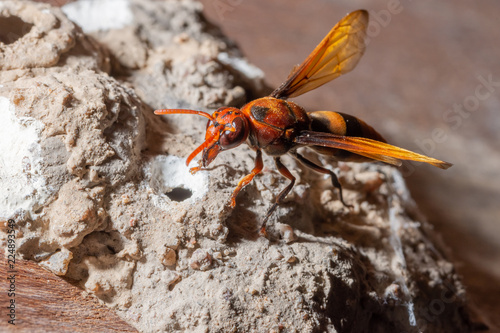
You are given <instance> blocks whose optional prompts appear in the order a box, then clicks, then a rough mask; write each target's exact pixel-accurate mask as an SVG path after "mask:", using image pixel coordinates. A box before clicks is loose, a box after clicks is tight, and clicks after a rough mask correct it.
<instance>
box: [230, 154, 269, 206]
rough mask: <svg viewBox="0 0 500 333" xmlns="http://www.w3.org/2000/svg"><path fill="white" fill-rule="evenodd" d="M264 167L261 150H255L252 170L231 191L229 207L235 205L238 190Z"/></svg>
mask: <svg viewBox="0 0 500 333" xmlns="http://www.w3.org/2000/svg"><path fill="white" fill-rule="evenodd" d="M263 168H264V163H263V162H262V151H261V150H260V149H258V150H257V155H256V156H255V167H254V168H253V170H252V172H251V173H250V174H248V175H246V176H245V177H243V178H242V179H241V180H240V182H239V183H238V186H236V188H235V189H234V191H233V195H231V204H230V205H231V207H234V206H236V196H237V195H238V193H239V192H240V190H241V189H242V188H243V187H245V186H246V185H247V184H248V183H250V182H251V181H252V179H253V177H255V176H256V175H257V174H258V173H259V172H261V171H262V169H263Z"/></svg>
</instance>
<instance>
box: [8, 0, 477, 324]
mask: <svg viewBox="0 0 500 333" xmlns="http://www.w3.org/2000/svg"><path fill="white" fill-rule="evenodd" d="M111 2H112V3H113V5H112V6H111V7H110V6H109V3H110V2H108V1H96V2H90V1H81V2H76V3H71V4H69V5H66V6H65V7H64V8H63V10H60V9H55V8H52V7H49V6H48V5H42V4H34V3H30V2H28V1H20V2H14V1H12V2H10V1H7V2H0V27H1V29H0V31H1V35H0V42H1V43H0V69H1V72H0V81H1V82H0V123H1V124H2V131H1V133H0V145H1V151H2V155H1V157H0V162H1V163H0V167H1V169H0V177H1V178H0V187H1V188H2V191H1V193H0V218H1V220H2V221H5V220H6V219H8V218H13V219H14V220H15V221H16V222H17V224H18V226H19V230H18V234H17V244H18V251H19V253H20V255H22V256H23V257H24V258H26V259H30V260H35V261H37V262H39V264H40V265H42V266H43V267H46V268H47V269H49V270H51V271H52V272H54V274H57V275H61V276H65V277H68V278H70V279H72V280H74V281H79V283H80V285H81V287H82V288H84V289H85V290H87V291H89V292H91V293H93V294H94V295H96V296H97V297H98V298H99V299H101V300H102V301H103V302H104V303H105V304H107V305H108V306H109V307H111V308H113V309H114V310H115V311H116V312H117V313H118V314H119V315H120V316H121V317H122V318H123V319H125V320H126V321H128V322H129V323H130V324H132V325H133V326H135V327H136V328H137V329H139V330H140V331H143V332H158V331H166V332H173V331H196V332H218V331H241V332H247V331H261V332H263V331H273V332H279V331H282V332H322V331H330V332H401V331H406V332H417V331H425V332H443V331H446V332H451V331H453V332H460V331H468V329H469V326H468V320H467V316H466V312H465V310H464V306H465V295H464V288H463V286H462V285H461V283H460V281H459V280H458V278H457V276H456V275H455V272H454V268H453V266H452V265H451V264H450V263H449V262H448V261H447V260H446V259H445V258H444V257H443V256H442V255H441V254H440V252H439V250H438V249H436V248H435V246H434V245H433V242H432V241H431V239H430V238H429V237H428V236H429V234H430V233H432V228H431V227H430V226H429V225H427V224H426V223H425V220H424V218H423V217H422V216H421V215H420V214H419V212H418V209H417V207H415V204H414V202H413V201H412V199H411V196H410V194H409V193H408V190H407V188H406V186H405V183H404V180H403V178H402V176H401V174H400V173H399V172H398V171H397V169H395V168H392V167H390V166H385V165H379V164H340V163H339V164H338V165H337V164H336V163H335V162H333V161H328V160H323V159H321V160H320V162H322V163H326V164H330V165H332V166H334V170H335V171H336V172H337V173H338V175H339V178H340V180H341V182H342V183H343V184H345V186H344V189H345V196H346V201H347V202H348V203H349V204H351V205H353V206H354V208H353V209H352V210H349V209H346V208H345V207H343V206H342V204H341V203H340V202H339V200H338V196H337V192H336V191H334V190H333V189H332V187H331V183H330V181H329V179H327V178H324V177H323V176H320V175H318V174H314V173H312V172H310V171H308V170H305V169H302V168H301V167H300V166H298V165H296V164H295V163H294V161H293V160H288V159H284V162H285V163H286V164H287V165H288V166H289V167H290V168H291V169H292V170H294V171H293V172H294V174H295V175H296V176H297V179H298V181H297V185H296V186H295V187H294V189H293V191H292V193H291V194H290V195H289V196H288V198H287V202H286V203H285V204H284V205H282V206H281V207H280V208H279V209H278V210H277V213H276V214H275V215H274V216H273V217H272V219H271V220H270V222H269V230H268V231H269V234H270V235H269V238H270V239H266V238H262V237H259V236H258V235H257V233H256V230H257V228H258V226H259V223H260V221H261V219H262V217H263V215H264V214H265V212H266V210H267V208H268V207H269V205H270V201H271V200H272V199H273V198H274V195H275V194H276V193H278V192H279V190H280V189H281V188H283V187H284V186H285V184H286V181H285V179H283V177H281V176H280V175H279V173H277V171H276V170H275V169H274V167H273V165H272V163H271V161H270V160H269V159H267V158H266V159H265V163H266V165H267V166H268V167H267V168H266V169H265V170H264V172H263V174H262V175H260V176H258V177H256V179H255V181H254V182H253V183H252V184H250V185H249V186H248V187H247V188H246V189H245V190H244V191H242V192H241V193H240V195H239V197H238V202H237V207H236V208H235V209H234V210H232V209H230V208H229V207H228V205H227V204H228V200H229V197H230V194H231V192H232V190H233V188H234V186H235V185H236V183H237V181H238V180H239V179H240V178H241V177H242V176H243V175H245V174H246V173H248V172H249V171H250V170H251V169H252V167H253V153H252V152H251V151H250V150H249V149H247V148H246V147H239V148H237V149H234V150H231V151H228V152H225V153H223V154H222V155H220V156H219V157H218V158H217V160H216V162H215V163H214V167H213V168H212V169H211V170H210V171H203V172H199V173H198V174H196V175H195V176H192V175H190V174H189V172H188V169H187V168H186V166H185V164H184V163H185V157H186V156H187V155H188V154H189V153H190V152H191V151H192V150H193V149H194V148H195V147H196V146H197V145H198V144H199V143H201V141H202V139H203V137H204V127H205V124H206V121H205V120H204V119H203V118H201V117H194V116H192V117H191V116H186V115H176V116H170V117H168V118H165V119H162V118H160V117H156V116H153V115H152V110H154V109H155V108H162V107H169V108H175V107H190V108H198V109H209V108H214V107H217V106H221V105H242V104H243V103H244V102H245V101H246V100H248V99H249V98H252V97H254V96H259V95H262V94H264V91H265V89H266V88H265V87H264V85H263V81H262V78H263V75H262V73H261V72H260V71H259V70H258V69H256V68H255V67H253V66H252V65H250V64H248V63H247V62H246V61H245V60H244V59H243V58H242V57H241V55H240V54H239V53H238V50H237V49H236V48H235V46H234V45H233V44H231V42H229V41H228V40H226V39H225V38H224V37H223V36H222V35H221V34H220V32H219V31H218V30H217V29H216V28H215V27H213V26H211V25H210V24H208V23H207V22H206V21H205V20H204V18H203V17H202V16H201V5H200V4H199V3H197V2H194V1H182V2H180V1H164V2H154V1H143V0H141V1H126V0H123V1H111ZM110 8H111V9H110ZM63 11H64V12H63ZM66 14H67V15H68V16H69V17H71V18H72V20H73V21H76V22H77V23H79V24H81V25H82V27H83V29H84V31H85V33H84V32H83V31H82V29H81V28H80V27H79V26H78V25H77V24H75V23H73V22H72V21H71V20H69V19H68V18H67V16H66ZM92 17H95V18H96V19H95V20H89V18H92ZM106 17H107V19H106ZM110 17H113V19H110ZM89 36H91V37H89ZM97 41H98V42H97ZM304 154H306V155H307V154H308V153H307V152H304ZM308 156H309V155H308ZM310 158H313V159H314V158H316V157H315V156H314V155H310ZM3 228H4V225H3ZM1 235H2V239H3V241H4V240H5V234H4V233H2V234H1Z"/></svg>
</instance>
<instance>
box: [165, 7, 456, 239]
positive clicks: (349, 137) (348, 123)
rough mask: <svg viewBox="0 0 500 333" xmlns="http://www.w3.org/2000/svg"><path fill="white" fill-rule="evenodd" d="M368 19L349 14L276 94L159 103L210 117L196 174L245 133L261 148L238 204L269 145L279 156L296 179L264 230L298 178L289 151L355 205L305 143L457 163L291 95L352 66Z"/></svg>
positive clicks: (349, 155) (392, 160) (348, 156)
mask: <svg viewBox="0 0 500 333" xmlns="http://www.w3.org/2000/svg"><path fill="white" fill-rule="evenodd" d="M367 25H368V12H367V11H365V10H357V11H355V12H352V13H350V14H348V15H347V16H345V17H344V18H343V19H342V20H341V21H340V22H338V23H337V24H336V25H335V26H334V27H333V29H332V30H331V31H330V32H329V33H328V35H326V37H325V38H324V39H323V40H322V41H321V43H319V45H318V46H317V47H316V48H315V49H314V51H313V52H312V53H311V54H310V55H309V56H308V57H307V59H306V60H305V61H304V62H303V63H302V64H301V65H300V66H298V67H297V68H296V69H295V70H294V71H293V72H292V73H291V74H290V75H289V77H288V79H287V80H286V81H285V82H284V83H283V84H282V85H281V86H280V87H279V88H277V89H276V90H274V91H273V92H272V93H271V95H270V96H268V97H263V98H259V99H256V100H254V101H252V102H250V103H248V104H246V105H244V106H243V107H242V108H241V109H237V108H234V107H222V108H219V109H217V110H216V111H215V112H214V113H213V114H212V115H210V114H208V113H206V112H203V111H195V110H184V109H164V110H156V111H155V114H157V115H160V114H173V113H185V114H195V115H200V116H203V117H206V118H208V119H209V120H208V123H207V129H206V134H205V142H204V143H203V144H201V145H200V146H199V147H198V148H196V149H195V150H194V151H193V152H192V153H191V155H189V157H188V158H187V161H186V165H189V163H190V162H191V160H192V159H193V158H194V157H195V156H196V155H198V154H199V153H200V152H201V151H202V150H203V153H202V159H201V160H200V162H199V166H198V167H194V168H191V169H190V171H191V173H193V174H194V173H195V172H197V171H199V170H201V169H202V168H206V167H207V166H208V165H209V164H210V163H211V162H212V161H213V160H214V159H215V158H216V157H217V155H218V154H219V153H220V152H221V151H224V150H228V149H232V148H235V147H237V146H239V145H240V144H242V143H243V142H245V141H246V143H247V144H248V145H249V146H250V148H252V149H253V150H255V152H256V158H255V167H254V168H253V170H252V172H251V173H250V174H248V175H246V176H245V177H243V179H241V180H240V182H239V183H238V186H237V187H236V189H235V190H234V192H233V194H232V196H231V203H230V205H231V207H234V206H235V205H236V196H237V195H238V193H239V192H240V190H241V189H242V188H243V187H244V186H246V185H247V184H248V183H249V182H250V181H251V180H252V179H253V178H254V177H255V175H257V174H258V173H259V172H261V171H262V168H263V167H264V164H263V162H262V151H264V152H265V153H266V154H267V155H270V156H272V157H273V158H274V161H275V163H276V167H277V168H278V171H279V172H280V173H281V174H282V175H283V176H285V177H286V178H288V179H289V180H290V183H289V184H288V186H286V187H285V189H283V190H282V191H281V192H280V193H279V194H278V196H277V197H276V200H275V202H274V204H273V205H272V206H271V207H270V208H269V210H268V211H267V214H266V216H265V218H264V221H263V223H262V228H261V233H264V232H265V224H266V222H267V220H268V219H269V217H270V216H271V214H272V213H273V212H274V210H275V209H276V207H277V206H278V204H280V203H281V202H282V201H283V199H284V198H285V197H286V195H287V194H288V193H289V192H290V190H291V189H292V187H293V186H294V184H295V177H294V176H293V175H292V174H291V173H290V171H289V170H288V169H287V168H286V167H285V165H283V163H282V162H281V159H280V157H281V156H282V155H284V154H290V155H291V156H292V157H294V158H295V159H297V160H298V161H299V162H300V163H302V164H303V165H304V166H306V167H308V168H311V169H313V170H315V171H317V172H320V173H323V174H328V175H330V177H331V180H332V184H333V186H334V187H335V188H337V189H338V190H339V198H340V200H341V202H342V203H343V204H344V206H348V205H347V204H346V203H345V202H344V199H343V197H342V187H341V185H340V183H339V180H338V178H337V176H336V175H335V173H333V171H331V170H328V169H326V168H324V167H322V166H320V165H317V164H316V163H313V162H311V161H310V160H308V159H306V158H305V157H304V156H302V155H301V154H299V153H298V152H297V148H299V147H304V146H306V147H310V148H312V149H313V150H315V151H316V152H318V153H320V154H323V155H328V156H333V157H334V158H336V159H337V160H339V161H349V162H366V161H373V160H375V161H382V162H385V163H389V164H392V165H397V166H399V165H401V161H400V160H411V161H418V162H425V163H429V164H431V165H434V166H436V167H438V168H441V169H447V168H449V167H450V166H451V164H450V163H447V162H443V161H440V160H437V159H434V158H431V157H427V156H424V155H421V154H417V153H414V152H412V151H409V150H406V149H402V148H399V147H395V146H392V145H390V144H387V143H386V141H385V140H384V138H382V136H381V135H380V134H379V133H377V131H375V130H374V129H373V128H372V127H371V126H370V125H368V124H366V123H365V122H364V121H362V120H361V119H358V118H356V117H353V116H350V115H347V114H344V113H340V112H333V111H314V112H306V111H305V110H304V109H303V108H302V107H300V106H299V105H297V104H295V103H294V102H291V101H287V99H288V98H289V97H296V96H299V95H301V94H304V93H306V92H308V91H310V90H313V89H316V88H318V87H319V86H321V85H323V84H325V83H327V82H329V81H331V80H333V79H335V78H337V77H338V76H340V75H342V74H345V73H347V72H349V71H351V70H352V69H353V68H354V67H355V66H356V65H357V63H358V61H359V59H360V58H361V56H362V55H363V52H364V50H365V37H366V28H367Z"/></svg>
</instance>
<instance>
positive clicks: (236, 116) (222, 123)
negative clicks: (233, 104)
mask: <svg viewBox="0 0 500 333" xmlns="http://www.w3.org/2000/svg"><path fill="white" fill-rule="evenodd" d="M212 118H213V119H211V120H209V121H208V123H207V131H206V133H205V142H204V144H203V145H202V146H203V153H202V162H201V163H202V166H203V167H207V166H208V165H209V164H210V163H211V162H212V161H213V160H214V159H215V158H216V157H217V155H218V154H219V152H221V151H223V150H228V149H232V148H235V147H237V146H239V145H240V144H242V143H243V142H245V140H246V139H247V137H248V132H249V126H248V120H247V118H246V117H245V115H244V114H243V112H241V111H240V110H239V109H237V108H230V107H223V108H220V109H218V110H216V111H215V112H214V113H213V114H212ZM200 147H201V146H200ZM193 153H194V152H193ZM193 157H194V156H193Z"/></svg>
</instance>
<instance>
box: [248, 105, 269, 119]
mask: <svg viewBox="0 0 500 333" xmlns="http://www.w3.org/2000/svg"><path fill="white" fill-rule="evenodd" d="M267 111H269V108H267V107H265V106H259V105H254V106H252V107H251V108H250V112H251V113H252V116H253V117H254V118H255V119H256V120H258V121H264V119H266V116H267Z"/></svg>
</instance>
